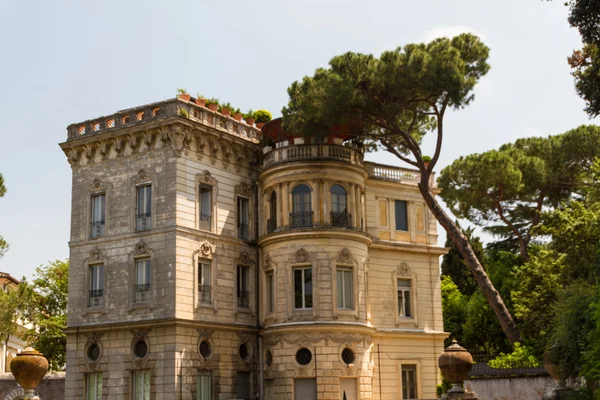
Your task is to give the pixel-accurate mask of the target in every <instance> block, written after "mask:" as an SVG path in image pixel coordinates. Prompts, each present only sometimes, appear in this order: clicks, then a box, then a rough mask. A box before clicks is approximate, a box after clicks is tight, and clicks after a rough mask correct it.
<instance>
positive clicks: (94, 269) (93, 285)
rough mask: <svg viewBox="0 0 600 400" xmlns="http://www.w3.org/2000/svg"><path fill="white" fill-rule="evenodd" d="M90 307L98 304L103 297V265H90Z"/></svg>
mask: <svg viewBox="0 0 600 400" xmlns="http://www.w3.org/2000/svg"><path fill="white" fill-rule="evenodd" d="M89 297H90V302H89V305H90V307H93V306H100V305H102V304H103V299H104V265H102V264H99V265H90V296H89Z"/></svg>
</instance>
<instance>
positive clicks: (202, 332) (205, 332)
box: [198, 329, 215, 340]
mask: <svg viewBox="0 0 600 400" xmlns="http://www.w3.org/2000/svg"><path fill="white" fill-rule="evenodd" d="M214 333H215V331H214V330H213V329H198V337H199V338H200V340H208V339H210V338H212V335H213V334H214Z"/></svg>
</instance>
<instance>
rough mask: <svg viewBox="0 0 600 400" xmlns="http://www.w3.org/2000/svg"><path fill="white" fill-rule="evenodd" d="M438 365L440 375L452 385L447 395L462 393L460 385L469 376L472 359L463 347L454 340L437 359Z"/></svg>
mask: <svg viewBox="0 0 600 400" xmlns="http://www.w3.org/2000/svg"><path fill="white" fill-rule="evenodd" d="M438 365H439V367H440V370H441V371H442V375H443V376H444V378H446V379H447V380H448V381H450V383H451V384H452V388H451V389H450V390H449V391H448V394H454V393H464V392H465V390H464V389H463V387H462V383H463V381H464V380H465V379H467V377H468V376H469V372H470V371H471V368H472V367H473V357H472V356H471V353H469V352H468V351H467V350H466V349H465V348H464V347H461V346H460V345H459V344H458V343H457V342H456V340H453V341H452V344H451V345H450V346H448V347H446V349H444V352H443V353H442V355H441V356H440V358H439V359H438Z"/></svg>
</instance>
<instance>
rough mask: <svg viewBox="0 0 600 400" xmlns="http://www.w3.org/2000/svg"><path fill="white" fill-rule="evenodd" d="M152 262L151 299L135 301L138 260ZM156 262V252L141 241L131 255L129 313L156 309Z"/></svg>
mask: <svg viewBox="0 0 600 400" xmlns="http://www.w3.org/2000/svg"><path fill="white" fill-rule="evenodd" d="M145 259H148V260H150V299H149V300H148V301H137V302H136V301H135V288H134V285H135V282H136V280H135V278H136V262H137V261H138V260H145ZM156 270H157V265H156V260H155V258H154V251H153V250H152V249H150V248H149V246H148V245H147V244H146V242H144V241H143V240H140V241H139V242H138V243H137V244H136V245H135V249H134V250H133V251H132V252H131V253H129V278H130V279H129V282H128V286H129V289H128V293H129V311H130V312H131V311H132V310H135V309H139V308H148V307H154V306H155V305H156Z"/></svg>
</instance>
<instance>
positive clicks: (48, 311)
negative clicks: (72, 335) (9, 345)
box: [18, 260, 69, 370]
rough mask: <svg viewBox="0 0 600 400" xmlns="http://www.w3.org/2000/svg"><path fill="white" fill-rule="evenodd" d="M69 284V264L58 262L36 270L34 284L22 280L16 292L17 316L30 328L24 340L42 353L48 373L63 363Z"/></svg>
mask: <svg viewBox="0 0 600 400" xmlns="http://www.w3.org/2000/svg"><path fill="white" fill-rule="evenodd" d="M68 285H69V262H68V261H59V260H57V261H53V262H50V263H48V264H47V265H45V266H41V267H39V268H37V269H36V277H35V279H34V280H33V283H32V284H29V283H28V282H27V281H26V280H23V281H21V284H20V285H19V289H18V297H19V302H18V309H19V310H20V315H19V316H20V318H21V319H22V320H23V322H24V323H26V324H28V323H30V324H32V325H33V329H30V330H28V331H26V332H25V334H24V336H25V340H26V341H27V342H29V343H30V344H31V346H32V347H34V348H35V349H36V350H38V351H39V352H41V353H42V354H44V356H45V357H46V358H47V359H48V363H49V364H50V369H51V370H59V369H62V368H63V367H64V365H65V362H66V344H67V340H66V336H65V334H64V332H63V329H64V328H66V326H67V294H68Z"/></svg>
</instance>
